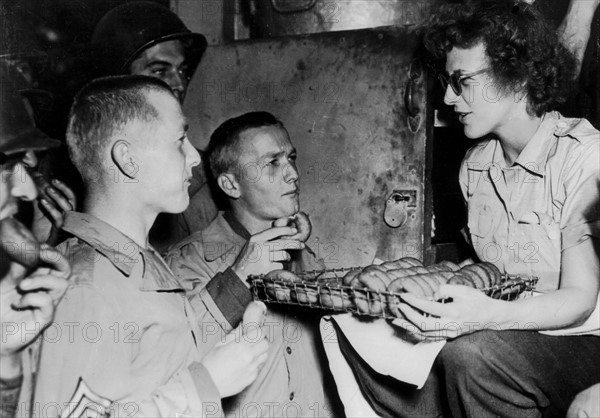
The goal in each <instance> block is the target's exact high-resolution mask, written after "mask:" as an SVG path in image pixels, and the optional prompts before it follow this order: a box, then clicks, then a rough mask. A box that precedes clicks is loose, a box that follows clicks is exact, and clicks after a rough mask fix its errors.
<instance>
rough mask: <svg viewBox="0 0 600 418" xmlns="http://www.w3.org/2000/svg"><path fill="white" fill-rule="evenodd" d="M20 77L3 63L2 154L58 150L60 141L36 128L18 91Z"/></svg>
mask: <svg viewBox="0 0 600 418" xmlns="http://www.w3.org/2000/svg"><path fill="white" fill-rule="evenodd" d="M19 76H20V75H19V74H18V73H17V72H16V70H14V69H12V67H11V66H9V65H8V64H7V63H6V62H3V61H2V60H0V153H1V154H4V155H10V154H16V153H19V152H24V151H36V150H43V149H47V148H52V147H57V146H59V145H60V142H59V141H57V140H55V139H51V138H49V137H48V136H47V135H46V134H45V133H43V132H42V131H40V130H39V129H37V128H36V127H35V124H34V122H33V117H32V115H31V114H30V112H29V111H28V110H27V107H26V105H25V102H24V99H23V96H22V95H21V93H20V92H19V90H18V89H17V85H18V82H19V81H18V77H19Z"/></svg>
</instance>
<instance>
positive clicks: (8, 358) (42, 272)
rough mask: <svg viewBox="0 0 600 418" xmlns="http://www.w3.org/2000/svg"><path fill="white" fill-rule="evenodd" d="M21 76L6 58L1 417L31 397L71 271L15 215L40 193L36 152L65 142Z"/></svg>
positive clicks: (0, 193)
mask: <svg viewBox="0 0 600 418" xmlns="http://www.w3.org/2000/svg"><path fill="white" fill-rule="evenodd" d="M16 76H17V74H16V72H15V70H14V68H10V67H9V66H8V64H7V63H6V62H2V61H0V172H1V176H0V177H1V178H0V322H1V325H2V327H1V330H2V331H1V332H2V335H1V336H2V345H1V346H0V401H1V402H0V405H1V407H0V417H11V416H14V412H15V409H16V406H17V404H18V403H19V404H22V405H27V404H29V403H30V402H31V387H32V384H33V368H32V365H33V364H34V363H35V359H36V355H35V350H34V348H35V345H34V344H32V343H33V342H34V340H36V339H37V338H38V335H39V333H40V332H41V331H42V330H44V328H46V327H47V326H48V325H49V324H50V322H51V321H52V319H53V317H54V311H55V308H56V305H57V304H58V302H59V301H60V299H61V298H62V296H63V294H64V292H65V290H66V288H67V279H68V277H69V275H70V272H71V269H70V267H69V263H68V262H67V260H66V259H65V258H64V257H63V256H62V255H61V254H60V253H59V252H57V251H56V250H54V249H53V248H51V247H49V246H48V245H46V244H40V243H39V242H38V241H37V240H36V239H35V238H34V236H33V235H32V233H31V231H29V230H28V229H27V228H26V227H25V226H24V225H23V224H21V223H20V222H19V221H18V220H16V219H15V215H17V213H18V210H19V202H20V201H32V200H34V199H35V198H36V197H37V193H38V192H37V187H36V185H35V183H34V181H33V179H32V178H31V176H30V170H31V169H32V168H34V167H35V166H36V164H37V158H36V156H35V154H34V151H41V150H46V149H49V148H52V147H56V146H58V145H59V144H60V143H59V141H56V140H54V139H50V138H48V137H47V136H46V135H45V134H44V133H43V132H41V131H40V130H38V129H36V128H35V125H34V123H33V119H32V117H31V114H30V112H29V111H28V109H27V107H26V102H25V101H24V99H23V97H22V96H21V94H20V93H19V92H18V91H17V89H16V88H15V85H14V84H15V77H16ZM19 397H20V399H21V400H20V401H19Z"/></svg>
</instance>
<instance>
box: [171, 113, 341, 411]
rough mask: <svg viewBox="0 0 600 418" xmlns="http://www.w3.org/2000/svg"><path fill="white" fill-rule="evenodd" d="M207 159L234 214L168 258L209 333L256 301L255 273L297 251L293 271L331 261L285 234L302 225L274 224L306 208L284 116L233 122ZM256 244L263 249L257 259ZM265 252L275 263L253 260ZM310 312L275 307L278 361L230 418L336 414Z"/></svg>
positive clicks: (272, 322)
mask: <svg viewBox="0 0 600 418" xmlns="http://www.w3.org/2000/svg"><path fill="white" fill-rule="evenodd" d="M207 154H208V158H209V166H210V169H211V172H212V175H213V176H214V179H215V180H216V182H217V183H218V186H219V188H220V189H221V190H222V191H223V193H224V194H225V195H226V196H227V199H228V201H229V205H230V207H229V210H228V211H227V212H224V213H223V212H221V213H219V215H218V216H217V218H216V219H215V220H214V221H213V222H212V223H211V224H210V225H209V226H208V228H206V229H205V230H203V231H201V232H196V233H194V234H192V235H191V236H190V237H189V238H188V239H186V240H184V241H182V242H181V243H179V244H178V245H176V246H175V247H174V248H173V250H172V251H171V252H170V253H169V255H168V257H167V261H168V263H169V265H170V266H171V268H172V269H173V271H174V272H175V273H176V274H177V275H178V276H179V278H180V280H182V282H183V283H185V285H186V287H187V288H188V291H189V295H190V298H191V301H192V303H194V304H195V306H197V307H198V310H199V311H201V312H202V315H201V323H202V324H203V326H204V327H205V329H207V330H208V329H209V328H210V329H211V330H215V329H217V327H220V329H221V330H222V331H223V332H227V331H229V330H230V329H232V328H233V327H236V326H237V324H238V323H239V321H240V320H241V313H242V312H243V309H244V308H245V307H246V305H247V304H248V303H250V301H251V300H252V295H251V293H250V291H249V289H248V284H247V283H246V278H247V276H248V275H249V274H256V273H266V272H269V271H271V270H274V269H280V268H282V265H283V262H287V261H290V259H291V256H290V253H293V254H294V257H293V259H292V260H291V261H292V262H291V263H290V264H291V269H292V270H313V269H322V268H323V265H322V264H321V263H320V262H318V261H317V260H316V258H315V257H314V254H312V252H310V250H309V249H308V248H306V247H305V245H304V243H303V242H299V241H297V240H294V239H293V237H292V238H281V237H282V236H284V237H285V236H291V235H294V234H296V233H297V231H296V229H295V228H289V227H273V222H274V221H275V220H277V219H280V218H286V217H289V216H291V215H294V214H296V213H298V210H299V189H298V184H297V181H298V177H299V176H298V170H297V168H296V150H295V148H294V146H293V145H292V143H291V141H290V138H289V136H288V133H287V131H286V129H285V128H284V126H283V124H282V123H281V122H280V121H279V120H277V119H276V118H275V117H274V116H273V115H271V114H269V113H266V112H253V113H247V114H244V115H242V116H239V117H237V118H233V119H230V120H228V121H226V122H225V123H223V124H222V125H221V126H220V127H219V128H218V129H217V130H216V131H215V132H214V133H213V135H212V136H211V139H210V142H209V145H208V148H207ZM276 238H279V239H277V240H273V239H276ZM248 248H254V252H253V253H248V251H247V249H248ZM286 249H291V251H289V252H288V251H285V250H286ZM245 254H250V256H247V255H245ZM252 254H253V256H254V258H252ZM265 254H266V255H269V254H270V256H271V260H272V263H271V264H270V265H268V264H265V265H259V264H260V263H259V262H254V261H255V260H256V261H259V260H258V258H259V256H260V255H263V258H262V259H261V260H260V262H261V263H262V262H263V261H264V260H263V259H264V255H265ZM286 265H287V263H286ZM306 314H307V312H306V311H304V312H298V311H295V310H292V309H281V308H276V307H272V308H271V307H270V308H269V312H268V313H267V320H266V325H268V331H269V332H268V338H269V341H270V342H271V348H270V350H269V358H268V360H267V362H266V364H265V367H264V368H263V370H262V371H261V373H260V375H259V377H258V379H257V380H256V381H255V382H254V384H252V385H251V386H250V387H249V388H248V389H247V390H245V391H244V392H243V393H242V394H240V395H239V396H238V397H236V398H235V399H233V400H232V402H230V403H229V404H227V405H224V407H225V413H226V415H229V416H234V415H237V416H239V415H243V414H244V413H250V412H249V411H252V414H255V415H257V416H319V417H322V416H327V415H329V414H330V413H331V411H330V406H329V401H328V399H327V396H326V394H325V391H324V387H323V386H324V385H323V373H322V371H323V369H325V370H327V365H326V364H325V365H324V364H323V363H322V362H321V361H320V354H319V353H318V351H317V347H319V346H318V345H317V344H320V340H319V342H317V341H315V337H316V336H315V335H314V334H315V331H316V327H317V322H316V320H315V319H316V318H314V317H312V318H311V317H307V316H306ZM205 334H208V333H205ZM218 337H219V332H213V333H212V335H207V338H211V339H209V340H207V345H206V347H207V348H210V347H211V345H212V344H214V341H218ZM317 339H318V338H317Z"/></svg>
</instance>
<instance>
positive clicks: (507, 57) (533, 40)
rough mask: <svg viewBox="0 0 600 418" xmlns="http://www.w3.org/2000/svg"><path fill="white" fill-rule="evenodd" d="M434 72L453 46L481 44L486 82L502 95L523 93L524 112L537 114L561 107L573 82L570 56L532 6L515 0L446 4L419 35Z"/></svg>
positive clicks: (573, 75)
mask: <svg viewBox="0 0 600 418" xmlns="http://www.w3.org/2000/svg"><path fill="white" fill-rule="evenodd" d="M423 42H424V45H425V48H426V49H427V51H428V53H429V54H430V58H433V61H434V63H435V64H437V65H436V66H437V67H438V68H439V65H440V63H441V62H443V61H444V60H445V58H446V54H447V53H448V52H450V50H451V49H452V48H453V47H457V48H463V49H468V48H472V47H474V46H476V45H478V44H479V43H482V44H483V46H484V48H485V51H486V54H487V57H488V61H489V62H488V64H489V67H490V68H491V71H490V73H491V75H492V78H493V79H494V80H495V82H496V83H498V85H499V87H500V88H501V89H502V90H503V91H505V92H506V91H513V92H521V91H523V89H525V92H526V94H527V111H528V113H529V114H532V115H533V114H535V115H537V116H541V115H542V114H543V113H544V112H548V111H551V110H554V109H556V108H557V107H558V106H559V105H560V104H562V103H564V102H565V101H566V99H567V97H568V95H569V93H570V90H571V89H572V83H573V82H574V81H575V79H576V70H575V57H574V56H573V55H572V54H571V53H570V52H569V51H568V50H567V48H565V46H564V45H563V44H562V43H561V42H560V40H559V38H558V34H557V33H556V31H554V30H552V29H551V28H550V26H549V25H548V23H547V22H546V21H545V19H544V18H543V17H542V16H541V14H540V13H539V11H538V10H537V9H535V7H534V6H532V5H529V4H527V3H525V2H522V1H519V0H474V1H472V2H467V3H466V4H446V5H444V6H442V7H441V9H440V11H439V12H438V13H436V14H435V15H434V16H432V18H431V20H430V21H429V22H428V23H427V24H426V26H425V28H424V34H423Z"/></svg>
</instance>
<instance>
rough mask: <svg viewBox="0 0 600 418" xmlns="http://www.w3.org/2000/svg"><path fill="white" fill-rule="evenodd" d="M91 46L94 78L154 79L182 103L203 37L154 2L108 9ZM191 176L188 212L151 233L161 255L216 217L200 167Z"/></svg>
mask: <svg viewBox="0 0 600 418" xmlns="http://www.w3.org/2000/svg"><path fill="white" fill-rule="evenodd" d="M91 43H92V49H93V51H94V58H95V59H94V65H95V67H96V68H95V70H96V72H97V73H98V75H101V76H107V75H118V74H140V75H148V76H151V77H156V78H158V79H160V80H162V81H164V82H165V83H167V84H168V85H169V87H170V88H171V90H172V91H173V94H175V96H177V98H178V99H179V101H180V102H181V103H183V99H184V98H185V95H186V92H187V88H188V85H189V82H190V79H191V78H192V76H193V74H194V72H195V71H196V67H197V66H198V63H199V62H200V59H201V58H202V55H203V54H204V51H205V50H206V38H205V37H204V36H203V35H202V34H200V33H194V32H191V31H190V30H189V29H188V28H187V27H186V26H185V24H184V23H183V22H182V21H181V19H179V17H178V16H177V15H176V14H175V13H173V12H172V11H170V10H169V9H168V8H166V7H164V6H163V5H161V4H159V3H156V2H153V1H131V2H127V3H124V4H122V5H120V6H117V7H115V8H114V9H112V10H110V11H109V12H108V13H106V15H104V17H102V19H101V20H100V21H99V22H98V24H97V25H96V28H95V29H94V33H93V35H92V42H91ZM192 174H193V176H192V182H191V185H190V187H189V189H188V191H189V195H190V204H189V206H188V208H187V209H186V210H185V211H184V212H182V213H181V214H178V215H166V214H164V215H161V216H159V217H158V220H157V222H156V225H155V226H154V228H152V231H151V232H150V240H151V242H152V244H153V245H154V246H156V248H157V249H158V250H159V251H162V250H166V249H167V248H168V247H169V246H170V245H172V244H175V243H176V242H178V241H180V240H181V239H183V238H186V237H187V236H189V235H190V234H191V233H192V232H195V231H199V230H200V229H203V228H205V227H206V226H208V224H209V223H210V221H212V220H213V219H214V217H215V216H216V215H217V206H216V204H215V202H214V201H213V198H212V195H211V192H210V189H209V187H208V185H207V181H206V175H205V172H204V167H202V166H197V167H195V168H194V169H193V170H192Z"/></svg>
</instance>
